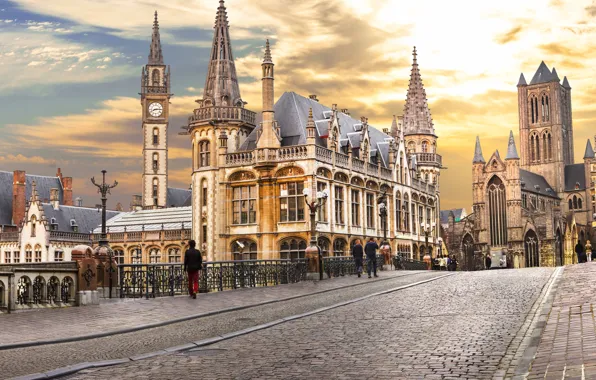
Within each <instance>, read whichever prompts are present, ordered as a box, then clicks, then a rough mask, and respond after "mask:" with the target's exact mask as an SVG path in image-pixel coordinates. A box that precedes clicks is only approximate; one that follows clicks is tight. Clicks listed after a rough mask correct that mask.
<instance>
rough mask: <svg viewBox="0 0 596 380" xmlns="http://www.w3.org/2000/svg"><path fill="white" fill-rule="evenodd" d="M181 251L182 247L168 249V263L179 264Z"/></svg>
mask: <svg viewBox="0 0 596 380" xmlns="http://www.w3.org/2000/svg"><path fill="white" fill-rule="evenodd" d="M181 258H182V255H181V250H180V247H169V248H168V263H179V262H181Z"/></svg>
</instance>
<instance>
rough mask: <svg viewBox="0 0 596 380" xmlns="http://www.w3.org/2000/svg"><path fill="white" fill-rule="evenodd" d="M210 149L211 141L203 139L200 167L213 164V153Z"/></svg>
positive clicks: (200, 151)
mask: <svg viewBox="0 0 596 380" xmlns="http://www.w3.org/2000/svg"><path fill="white" fill-rule="evenodd" d="M209 149H210V144H209V141H206V140H203V141H201V142H199V165H198V166H199V168H204V167H207V166H209V165H211V161H210V158H211V153H210V151H209Z"/></svg>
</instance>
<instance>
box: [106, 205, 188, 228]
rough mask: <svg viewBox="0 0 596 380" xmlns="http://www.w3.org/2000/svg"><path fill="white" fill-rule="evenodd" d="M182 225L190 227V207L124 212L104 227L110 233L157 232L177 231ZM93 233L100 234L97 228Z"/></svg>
mask: <svg viewBox="0 0 596 380" xmlns="http://www.w3.org/2000/svg"><path fill="white" fill-rule="evenodd" d="M182 225H184V228H185V229H189V228H191V226H192V207H190V206H188V207H175V208H162V209H155V210H140V211H132V212H124V213H121V214H119V215H118V216H116V217H114V218H112V219H110V220H108V222H107V223H106V227H107V228H108V229H109V231H110V233H116V232H124V229H125V228H126V231H129V232H132V231H142V230H144V231H158V230H161V229H162V226H163V229H164V230H179V229H182ZM94 232H95V233H100V232H101V226H98V227H97V228H96V229H95V231H94Z"/></svg>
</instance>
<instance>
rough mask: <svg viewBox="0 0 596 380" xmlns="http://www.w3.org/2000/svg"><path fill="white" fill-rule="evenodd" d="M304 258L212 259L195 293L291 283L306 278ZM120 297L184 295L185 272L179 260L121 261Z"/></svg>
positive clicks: (186, 280)
mask: <svg viewBox="0 0 596 380" xmlns="http://www.w3.org/2000/svg"><path fill="white" fill-rule="evenodd" d="M306 263H307V260H306V259H294V260H241V261H212V262H206V263H204V264H203V269H202V270H201V271H200V272H199V292H200V293H207V292H221V291H224V290H231V289H240V288H254V287H262V286H275V285H279V284H291V283H296V282H300V281H304V280H306V269H307V265H306ZM118 270H119V286H120V298H142V297H145V298H154V297H163V296H175V295H180V294H188V275H187V273H186V272H185V271H184V268H183V265H182V264H180V263H171V264H121V265H119V266H118Z"/></svg>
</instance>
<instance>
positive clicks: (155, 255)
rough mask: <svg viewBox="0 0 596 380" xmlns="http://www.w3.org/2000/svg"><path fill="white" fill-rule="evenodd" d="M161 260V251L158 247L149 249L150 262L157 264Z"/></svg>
mask: <svg viewBox="0 0 596 380" xmlns="http://www.w3.org/2000/svg"><path fill="white" fill-rule="evenodd" d="M160 262H161V252H159V249H158V248H151V249H150V250H149V263H150V264H157V263H160Z"/></svg>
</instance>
